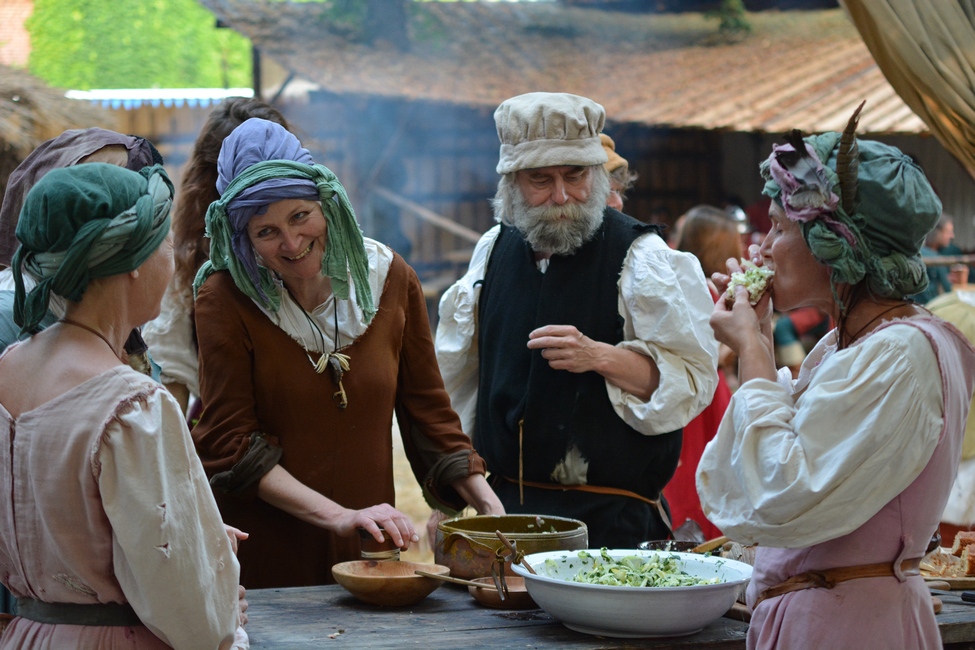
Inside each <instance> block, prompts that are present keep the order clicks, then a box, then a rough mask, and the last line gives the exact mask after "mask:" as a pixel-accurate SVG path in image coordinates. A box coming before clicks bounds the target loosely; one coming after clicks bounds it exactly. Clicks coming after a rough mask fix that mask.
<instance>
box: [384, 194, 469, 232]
mask: <svg viewBox="0 0 975 650" xmlns="http://www.w3.org/2000/svg"><path fill="white" fill-rule="evenodd" d="M372 192H373V193H374V194H376V195H377V196H381V197H382V198H384V199H386V200H387V201H389V202H390V203H392V204H393V205H396V206H399V207H400V208H403V209H404V210H406V211H408V212H411V213H413V214H415V215H416V216H417V217H419V218H420V219H422V220H424V221H426V222H427V223H429V224H431V225H433V226H436V227H437V228H440V229H441V230H446V231H447V232H449V233H451V234H454V235H456V236H458V237H460V238H461V239H466V240H467V241H469V242H471V243H473V244H476V243H477V242H478V241H480V239H481V233H479V232H477V231H476V230H474V229H473V228H468V227H467V226H463V225H461V224H459V223H456V222H454V221H451V220H450V219H448V218H446V217H442V216H440V215H439V214H437V213H436V212H434V211H433V210H430V209H429V208H425V207H423V206H422V205H420V204H418V203H414V202H413V201H411V200H409V199H408V198H406V197H403V196H400V195H399V194H396V193H395V192H393V191H390V190H387V189H386V188H385V187H373V188H372Z"/></svg>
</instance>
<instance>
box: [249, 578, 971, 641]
mask: <svg viewBox="0 0 975 650" xmlns="http://www.w3.org/2000/svg"><path fill="white" fill-rule="evenodd" d="M933 593H935V594H936V595H937V596H938V597H939V598H941V600H942V602H943V603H944V607H943V609H942V611H941V613H940V614H938V617H937V619H938V625H939V627H940V629H941V638H942V640H943V642H944V644H945V645H944V647H945V648H946V649H947V650H975V605H969V604H966V603H963V602H962V600H961V592H959V591H952V592H947V591H935V592H933ZM247 602H248V603H250V608H249V610H248V616H249V618H250V622H249V623H248V625H247V631H248V633H249V634H250V638H251V646H252V647H254V648H282V649H283V648H287V649H289V650H292V649H294V650H297V649H301V648H356V649H359V648H362V649H365V650H372V649H381V648H389V649H391V650H393V649H395V650H404V649H405V648H422V649H423V650H448V649H450V648H462V649H464V650H472V649H475V648H504V649H506V650H507V649H515V648H517V649H521V648H524V649H531V650H534V649H537V648H541V649H545V648H552V649H555V648H566V649H568V650H573V649H576V650H603V649H606V650H609V649H613V648H617V649H623V648H626V649H630V650H638V649H650V650H668V649H677V650H710V649H716V650H732V649H734V650H738V649H743V648H744V647H745V633H746V630H747V629H748V626H747V624H746V623H742V622H740V621H735V620H732V619H729V618H722V619H719V620H718V621H716V622H714V623H712V624H711V625H709V626H708V627H706V628H705V629H704V630H702V631H701V632H699V633H697V634H693V635H691V636H685V637H670V638H666V639H613V638H609V637H597V636H590V635H587V634H581V633H579V632H573V631H572V630H570V629H568V628H566V627H564V626H562V625H561V624H560V623H559V622H558V621H556V620H555V619H553V618H552V617H551V616H549V615H548V614H546V613H545V612H543V611H542V610H538V609H536V610H527V611H501V610H494V609H487V608H484V607H481V606H480V605H478V604H477V603H475V602H474V599H473V598H471V596H470V595H469V594H468V593H467V590H466V589H465V588H462V587H456V586H454V585H444V586H442V587H440V588H439V589H437V590H436V591H435V592H433V593H432V594H431V595H430V596H429V597H427V598H426V599H425V600H423V601H422V602H420V603H418V604H417V605H414V606H412V607H404V608H393V609H384V608H380V607H373V606H371V605H365V604H363V603H360V602H359V601H357V600H356V599H355V598H353V597H352V596H350V595H349V594H348V592H346V591H345V590H344V589H343V588H342V587H340V586H338V585H329V586H324V587H298V588H292V589H255V590H251V591H248V592H247Z"/></svg>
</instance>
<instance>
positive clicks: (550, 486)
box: [504, 476, 674, 532]
mask: <svg viewBox="0 0 975 650" xmlns="http://www.w3.org/2000/svg"><path fill="white" fill-rule="evenodd" d="M504 480H506V481H510V482H511V483H517V484H518V485H519V486H522V485H527V486H528V487H533V488H541V489H542V490H575V491H577V492H591V493H593V494H612V495H614V496H618V497H628V498H630V499H636V500H637V501H643V502H644V503H649V504H650V505H652V506H653V507H654V508H656V509H657V513H658V514H659V515H660V519H662V520H663V522H664V525H665V526H667V530H669V531H671V532H673V530H674V529H673V526H671V525H670V517H668V516H667V511H666V510H664V507H663V504H662V503H661V501H660V499H648V498H647V497H645V496H643V495H642V494H637V493H636V492H630V491H629V490H624V489H622V488H613V487H602V486H600V485H562V484H561V483H538V482H536V481H524V480H516V479H513V478H510V477H507V476H505V477H504Z"/></svg>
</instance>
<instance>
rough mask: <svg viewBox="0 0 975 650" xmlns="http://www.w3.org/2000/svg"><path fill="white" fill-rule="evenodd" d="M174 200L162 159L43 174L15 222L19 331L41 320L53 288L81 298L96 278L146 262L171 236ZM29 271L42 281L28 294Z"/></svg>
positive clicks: (64, 293)
mask: <svg viewBox="0 0 975 650" xmlns="http://www.w3.org/2000/svg"><path fill="white" fill-rule="evenodd" d="M172 202H173V184H172V182H170V180H169V177H168V176H167V175H166V172H165V171H164V170H163V168H162V167H161V166H159V165H154V166H152V167H146V168H144V169H143V170H142V171H141V172H134V171H129V170H128V169H124V168H122V167H117V166H115V165H108V164H105V163H88V164H86V165H75V166H73V167H66V168H63V169H55V170H53V171H51V172H49V173H48V174H46V175H45V176H44V177H43V178H42V179H41V180H40V181H38V182H37V184H36V185H34V187H33V188H31V190H30V192H29V193H28V194H27V198H26V199H25V201H24V206H23V208H22V209H21V212H20V219H19V221H18V223H17V231H16V234H17V239H18V240H19V241H20V247H19V248H18V249H17V252H16V253H15V254H14V258H13V262H12V264H11V266H12V270H13V276H14V282H15V284H16V291H15V294H14V321H15V322H16V323H17V324H18V325H20V327H21V332H22V333H23V332H30V331H33V330H34V328H35V327H36V326H37V324H38V323H39V322H40V321H41V319H42V318H43V317H44V314H45V313H46V312H47V309H48V301H49V299H50V295H51V292H54V293H55V294H57V295H59V296H62V297H64V298H67V299H68V300H72V301H74V302H78V301H80V300H81V297H82V296H83V295H84V293H85V289H86V288H87V287H88V283H89V282H90V281H91V280H93V279H96V278H104V277H108V276H112V275H119V274H122V273H128V272H129V271H133V270H135V269H137V268H138V267H139V266H141V265H142V263H143V262H145V261H146V260H147V259H149V257H151V256H152V254H153V253H154V252H155V251H156V249H157V248H159V245H160V244H161V243H162V241H163V240H164V239H165V238H166V235H168V234H169V210H170V207H171V206H172ZM24 271H26V272H27V273H29V274H30V275H31V276H33V277H34V278H35V279H36V280H37V286H35V287H34V289H33V290H32V291H31V292H30V293H29V294H28V293H27V292H26V290H25V288H24V279H23V275H22V274H23V272H24Z"/></svg>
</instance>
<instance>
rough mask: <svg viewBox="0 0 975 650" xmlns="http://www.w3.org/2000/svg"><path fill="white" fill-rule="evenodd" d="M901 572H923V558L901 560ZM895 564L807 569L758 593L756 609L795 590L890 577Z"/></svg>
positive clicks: (908, 573) (831, 586)
mask: <svg viewBox="0 0 975 650" xmlns="http://www.w3.org/2000/svg"><path fill="white" fill-rule="evenodd" d="M901 574H903V575H904V576H916V575H920V574H921V558H919V557H917V558H912V559H909V560H904V561H903V562H901ZM895 575H896V573H895V571H894V565H893V563H891V564H857V565H854V566H844V567H837V568H835V569H824V570H823V571H806V572H805V573H799V574H797V575H794V576H792V577H791V578H789V579H787V580H783V581H782V582H780V583H779V584H777V585H773V586H771V587H769V588H768V589H765V590H764V591H762V593H760V594H759V595H758V599H757V600H756V601H755V605H754V606H752V611H754V610H755V609H756V608H757V607H758V604H759V603H761V602H762V601H763V600H765V599H766V598H775V597H776V596H781V595H783V594H787V593H790V592H793V591H801V590H803V589H813V588H819V589H832V588H833V587H835V586H836V585H837V584H839V583H841V582H846V581H847V580H856V579H857V578H888V577H893V576H895Z"/></svg>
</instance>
